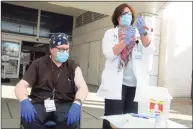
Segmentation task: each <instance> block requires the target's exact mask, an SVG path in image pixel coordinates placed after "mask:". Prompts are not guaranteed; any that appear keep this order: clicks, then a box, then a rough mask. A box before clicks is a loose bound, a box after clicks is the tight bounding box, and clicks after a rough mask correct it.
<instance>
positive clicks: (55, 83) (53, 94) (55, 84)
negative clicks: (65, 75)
mask: <svg viewBox="0 0 193 129" xmlns="http://www.w3.org/2000/svg"><path fill="white" fill-rule="evenodd" d="M51 65H52V72H54V71H55V70H54V66H53V62H52V61H51ZM62 65H63V64H62ZM61 71H62V69H61V68H60V70H59V72H58V74H57V78H56V81H54V80H53V86H54V89H53V91H52V93H51V94H50V96H49V98H50V99H54V97H55V91H56V89H55V86H57V85H58V80H59V77H60V72H61ZM53 75H54V73H53V74H52V76H53Z"/></svg>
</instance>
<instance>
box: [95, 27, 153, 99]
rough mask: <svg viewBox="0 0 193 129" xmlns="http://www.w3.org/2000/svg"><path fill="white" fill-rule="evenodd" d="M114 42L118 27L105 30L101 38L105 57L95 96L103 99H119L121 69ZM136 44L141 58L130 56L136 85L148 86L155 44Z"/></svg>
mask: <svg viewBox="0 0 193 129" xmlns="http://www.w3.org/2000/svg"><path fill="white" fill-rule="evenodd" d="M116 43H118V28H113V29H109V30H107V31H106V32H105V34H104V37H103V40H102V50H103V54H104V55H105V57H106V62H105V67H104V70H103V72H102V76H101V85H100V87H99V90H98V92H97V96H99V97H102V98H105V99H115V100H121V96H122V83H123V69H122V70H121V71H118V64H119V62H120V56H116V55H114V53H113V49H112V48H113V46H114V45H115V44H116ZM138 45H140V46H141V47H142V49H141V52H142V59H135V58H134V56H132V62H133V72H134V75H135V77H136V80H137V86H148V85H149V72H150V70H151V66H152V58H153V54H154V52H155V45H154V44H153V43H150V45H149V46H148V47H144V46H143V45H142V43H141V41H140V42H139V44H138ZM136 47H137V45H135V47H134V49H133V51H132V55H133V54H134V55H135V52H136V51H134V50H135V48H136Z"/></svg>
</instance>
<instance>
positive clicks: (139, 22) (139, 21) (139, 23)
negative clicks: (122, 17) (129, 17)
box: [135, 16, 147, 35]
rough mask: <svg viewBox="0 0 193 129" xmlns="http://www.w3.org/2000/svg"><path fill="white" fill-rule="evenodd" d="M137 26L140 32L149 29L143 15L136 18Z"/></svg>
mask: <svg viewBox="0 0 193 129" xmlns="http://www.w3.org/2000/svg"><path fill="white" fill-rule="evenodd" d="M135 25H136V27H137V29H138V31H139V34H140V35H141V34H143V33H145V32H146V31H147V30H146V29H145V28H144V26H146V24H145V21H144V20H143V18H142V16H138V17H137V19H136V24H135Z"/></svg>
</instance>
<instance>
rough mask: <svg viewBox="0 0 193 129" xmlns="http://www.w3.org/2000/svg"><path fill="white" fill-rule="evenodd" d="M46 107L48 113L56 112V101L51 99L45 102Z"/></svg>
mask: <svg viewBox="0 0 193 129" xmlns="http://www.w3.org/2000/svg"><path fill="white" fill-rule="evenodd" d="M44 106H45V108H46V112H54V111H56V106H55V102H54V100H51V99H50V98H48V99H46V100H44Z"/></svg>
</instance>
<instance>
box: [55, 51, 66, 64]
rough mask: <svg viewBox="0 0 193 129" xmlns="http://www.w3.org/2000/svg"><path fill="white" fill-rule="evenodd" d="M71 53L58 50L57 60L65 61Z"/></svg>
mask: <svg viewBox="0 0 193 129" xmlns="http://www.w3.org/2000/svg"><path fill="white" fill-rule="evenodd" d="M68 57H69V54H68V52H66V51H64V52H57V54H56V61H57V62H60V63H64V62H66V61H67V60H68Z"/></svg>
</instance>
